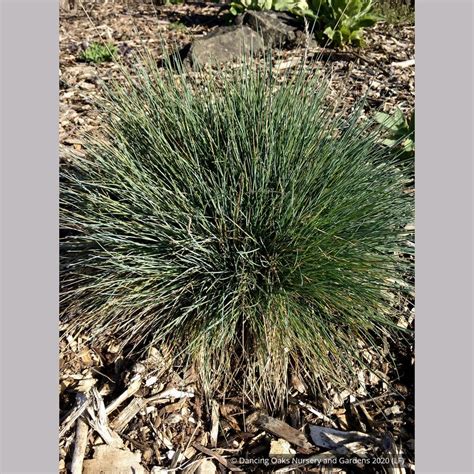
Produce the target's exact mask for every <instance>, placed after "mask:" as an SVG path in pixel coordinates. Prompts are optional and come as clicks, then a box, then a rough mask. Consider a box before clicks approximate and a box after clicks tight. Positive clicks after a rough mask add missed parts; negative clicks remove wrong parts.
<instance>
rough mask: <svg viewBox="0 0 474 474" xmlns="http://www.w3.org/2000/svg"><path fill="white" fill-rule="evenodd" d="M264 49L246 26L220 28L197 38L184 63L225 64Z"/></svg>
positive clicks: (258, 36) (256, 36) (260, 41)
mask: <svg viewBox="0 0 474 474" xmlns="http://www.w3.org/2000/svg"><path fill="white" fill-rule="evenodd" d="M263 49H264V44H263V40H262V38H261V36H260V35H258V34H257V33H256V32H255V31H254V30H252V29H251V28H249V27H248V26H240V25H237V26H230V27H220V28H218V29H217V30H216V31H214V32H212V33H210V34H209V35H207V36H204V37H203V38H197V39H195V40H194V42H193V43H192V45H191V47H190V48H189V51H188V52H187V54H186V58H185V62H188V61H189V62H190V63H191V64H192V65H193V66H195V65H197V64H201V65H204V64H212V63H226V62H229V61H234V60H236V59H240V58H242V56H244V55H247V56H249V55H250V54H254V55H256V54H258V53H260V52H262V51H263Z"/></svg>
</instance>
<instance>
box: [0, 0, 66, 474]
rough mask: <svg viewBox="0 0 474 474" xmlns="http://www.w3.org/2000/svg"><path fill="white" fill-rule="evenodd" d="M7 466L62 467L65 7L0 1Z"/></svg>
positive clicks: (1, 459)
mask: <svg viewBox="0 0 474 474" xmlns="http://www.w3.org/2000/svg"><path fill="white" fill-rule="evenodd" d="M0 35H1V56H0V57H1V62H2V70H1V75H0V76H1V79H0V80H1V94H2V95H1V125H2V126H1V129H2V135H1V154H2V173H1V178H2V184H1V195H2V198H1V204H2V211H1V214H2V230H1V241H2V262H1V274H2V285H1V288H2V293H1V308H2V321H1V325H2V327H1V374H2V389H1V404H2V405H1V406H2V411H1V434H2V438H1V456H0V463H1V464H0V465H1V467H0V470H1V472H2V473H10V472H11V473H14V472H31V473H54V472H57V471H58V459H59V458H58V431H57V426H58V416H59V414H58V269H59V263H58V88H59V80H58V68H59V66H58V51H59V46H58V43H59V42H58V4H57V1H55V0H49V1H48V0H29V1H28V0H3V1H2V2H1V26H0Z"/></svg>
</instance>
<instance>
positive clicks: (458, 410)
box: [416, 0, 474, 474]
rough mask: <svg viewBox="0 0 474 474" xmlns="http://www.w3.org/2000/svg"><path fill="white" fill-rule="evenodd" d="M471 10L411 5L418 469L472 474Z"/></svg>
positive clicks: (457, 4)
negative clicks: (413, 29) (413, 11)
mask: <svg viewBox="0 0 474 474" xmlns="http://www.w3.org/2000/svg"><path fill="white" fill-rule="evenodd" d="M472 10H473V5H472V2H471V1H469V0H449V1H448V0H445V1H440V0H418V1H417V2H416V147H417V148H416V153H417V155H416V211H417V214H416V246H417V249H416V295H417V298H416V305H417V322H416V466H417V468H418V469H417V472H418V473H421V474H424V473H426V474H428V473H429V474H433V473H437V472H446V473H451V474H454V473H472V468H473V464H472V449H473V446H474V443H473V438H472V399H473V390H472V376H473V363H472V329H473V327H472V309H473V306H472V291H473V279H472V255H473V253H472V242H473V227H472V217H473V202H472V151H473V148H472V133H473V130H474V127H473V120H472V113H473V109H472V84H473V73H472V60H473V42H472Z"/></svg>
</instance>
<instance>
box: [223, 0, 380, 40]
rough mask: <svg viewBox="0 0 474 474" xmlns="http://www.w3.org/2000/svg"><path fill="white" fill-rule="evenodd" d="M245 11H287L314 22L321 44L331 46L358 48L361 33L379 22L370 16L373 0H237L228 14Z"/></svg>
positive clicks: (361, 37)
mask: <svg viewBox="0 0 474 474" xmlns="http://www.w3.org/2000/svg"><path fill="white" fill-rule="evenodd" d="M245 10H275V11H287V12H290V13H292V14H294V15H296V16H299V17H306V18H308V19H309V20H311V21H313V22H314V23H315V28H314V30H315V32H316V36H317V37H318V39H319V40H320V41H321V42H322V41H324V40H326V41H327V40H329V42H330V43H331V44H333V45H334V46H341V45H343V44H351V45H356V46H360V45H361V44H362V39H363V30H364V28H366V27H369V26H373V25H375V23H376V22H377V20H378V19H379V17H377V16H376V15H375V14H374V13H373V5H372V0H308V1H306V0H296V1H294V0H238V1H235V2H232V3H231V4H230V9H229V11H230V13H232V14H233V15H238V14H240V13H242V12H244V11H245Z"/></svg>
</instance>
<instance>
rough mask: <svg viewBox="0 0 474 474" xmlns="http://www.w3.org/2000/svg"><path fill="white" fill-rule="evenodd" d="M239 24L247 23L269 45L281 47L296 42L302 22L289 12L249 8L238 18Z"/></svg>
mask: <svg viewBox="0 0 474 474" xmlns="http://www.w3.org/2000/svg"><path fill="white" fill-rule="evenodd" d="M236 23H237V24H241V25H247V26H249V27H250V28H252V30H254V31H255V32H256V33H258V34H259V35H260V36H261V37H262V38H263V42H264V44H265V46H267V47H277V48H278V47H281V46H285V45H288V44H291V43H294V42H296V40H297V39H298V36H299V35H298V33H300V32H301V31H300V30H301V28H300V26H301V25H300V23H299V22H298V21H297V20H296V19H295V18H294V17H293V16H291V15H289V14H288V13H283V12H274V11H253V10H248V11H246V12H245V13H243V14H242V15H239V16H238V17H237V19H236Z"/></svg>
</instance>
